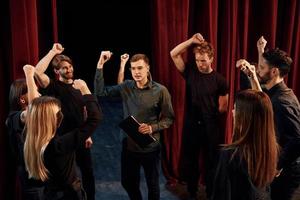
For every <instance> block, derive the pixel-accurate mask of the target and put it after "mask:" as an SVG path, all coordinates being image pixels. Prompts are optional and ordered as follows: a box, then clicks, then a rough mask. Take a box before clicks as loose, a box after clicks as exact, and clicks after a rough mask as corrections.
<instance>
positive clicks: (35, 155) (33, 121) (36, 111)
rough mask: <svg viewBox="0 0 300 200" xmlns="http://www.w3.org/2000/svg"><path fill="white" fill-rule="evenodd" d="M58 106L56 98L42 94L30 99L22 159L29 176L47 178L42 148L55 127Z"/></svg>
mask: <svg viewBox="0 0 300 200" xmlns="http://www.w3.org/2000/svg"><path fill="white" fill-rule="evenodd" d="M54 107H59V108H60V102H59V100H57V99H56V98H53V97H48V96H43V97H39V98H36V99H34V100H33V101H32V103H31V105H30V107H29V110H28V113H27V119H26V126H25V130H26V139H25V143H24V160H25V166H26V170H27V171H28V174H29V178H34V179H40V180H42V181H45V180H47V179H48V175H49V172H48V170H47V169H46V167H45V165H44V159H43V156H44V150H45V148H46V147H47V145H48V143H49V141H50V140H51V138H53V137H54V135H55V133H56V129H57V113H56V112H55V109H54Z"/></svg>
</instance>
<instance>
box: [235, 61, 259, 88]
mask: <svg viewBox="0 0 300 200" xmlns="http://www.w3.org/2000/svg"><path fill="white" fill-rule="evenodd" d="M236 67H237V68H240V69H241V71H243V72H244V73H245V74H246V75H247V77H248V79H249V81H250V83H251V88H252V89H253V90H258V91H262V89H261V87H260V84H259V80H258V78H257V75H256V70H255V66H254V65H250V63H249V62H248V61H247V60H245V59H240V60H238V61H237V62H236Z"/></svg>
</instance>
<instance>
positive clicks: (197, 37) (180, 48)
mask: <svg viewBox="0 0 300 200" xmlns="http://www.w3.org/2000/svg"><path fill="white" fill-rule="evenodd" d="M202 42H204V39H203V36H202V35H201V34H200V33H196V34H194V35H193V36H192V37H191V38H190V39H188V40H186V41H184V42H182V43H180V44H178V45H177V46H176V47H175V48H174V49H172V50H171V52H170V55H171V58H172V60H173V62H174V64H175V66H176V68H177V69H178V71H179V72H183V71H184V69H185V64H184V60H183V58H182V54H183V53H184V52H185V51H186V50H187V48H188V47H190V46H191V45H192V44H200V43H202Z"/></svg>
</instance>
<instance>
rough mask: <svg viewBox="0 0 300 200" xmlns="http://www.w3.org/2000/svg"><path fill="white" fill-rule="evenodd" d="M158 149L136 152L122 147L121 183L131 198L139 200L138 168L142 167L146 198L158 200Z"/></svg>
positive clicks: (140, 195) (140, 197)
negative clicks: (146, 188)
mask: <svg viewBox="0 0 300 200" xmlns="http://www.w3.org/2000/svg"><path fill="white" fill-rule="evenodd" d="M159 159H160V151H159V150H157V151H154V152H150V153H136V152H130V151H128V150H126V147H123V150H122V155H121V176H122V177H121V183H122V186H123V187H124V188H125V190H126V191H127V193H128V196H129V198H130V199H131V200H141V199H142V194H141V191H140V168H141V167H143V169H144V173H145V176H146V182H147V187H148V199H149V200H159V198H160V191H159Z"/></svg>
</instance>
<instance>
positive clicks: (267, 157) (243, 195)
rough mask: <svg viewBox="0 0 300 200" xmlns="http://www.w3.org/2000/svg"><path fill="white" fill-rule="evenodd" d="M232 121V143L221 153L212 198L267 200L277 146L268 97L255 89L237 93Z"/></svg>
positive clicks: (274, 168)
mask: <svg viewBox="0 0 300 200" xmlns="http://www.w3.org/2000/svg"><path fill="white" fill-rule="evenodd" d="M233 118H234V133H233V141H232V143H231V144H227V145H224V147H223V149H222V150H221V153H220V159H219V162H218V166H217V170H216V176H215V179H214V187H213V195H212V199H213V200H217V199H222V200H234V199H237V200H242V199H247V200H252V199H253V200H254V199H255V200H256V199H270V197H269V192H268V188H269V185H270V183H271V182H272V180H273V179H274V177H275V175H276V173H277V170H276V166H277V160H278V144H277V142H276V136H275V130H274V119H273V109H272V103H271V101H270V99H269V97H268V95H267V94H265V93H264V92H260V91H255V90H244V91H242V92H240V93H238V94H237V97H236V102H235V105H234V110H233Z"/></svg>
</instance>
